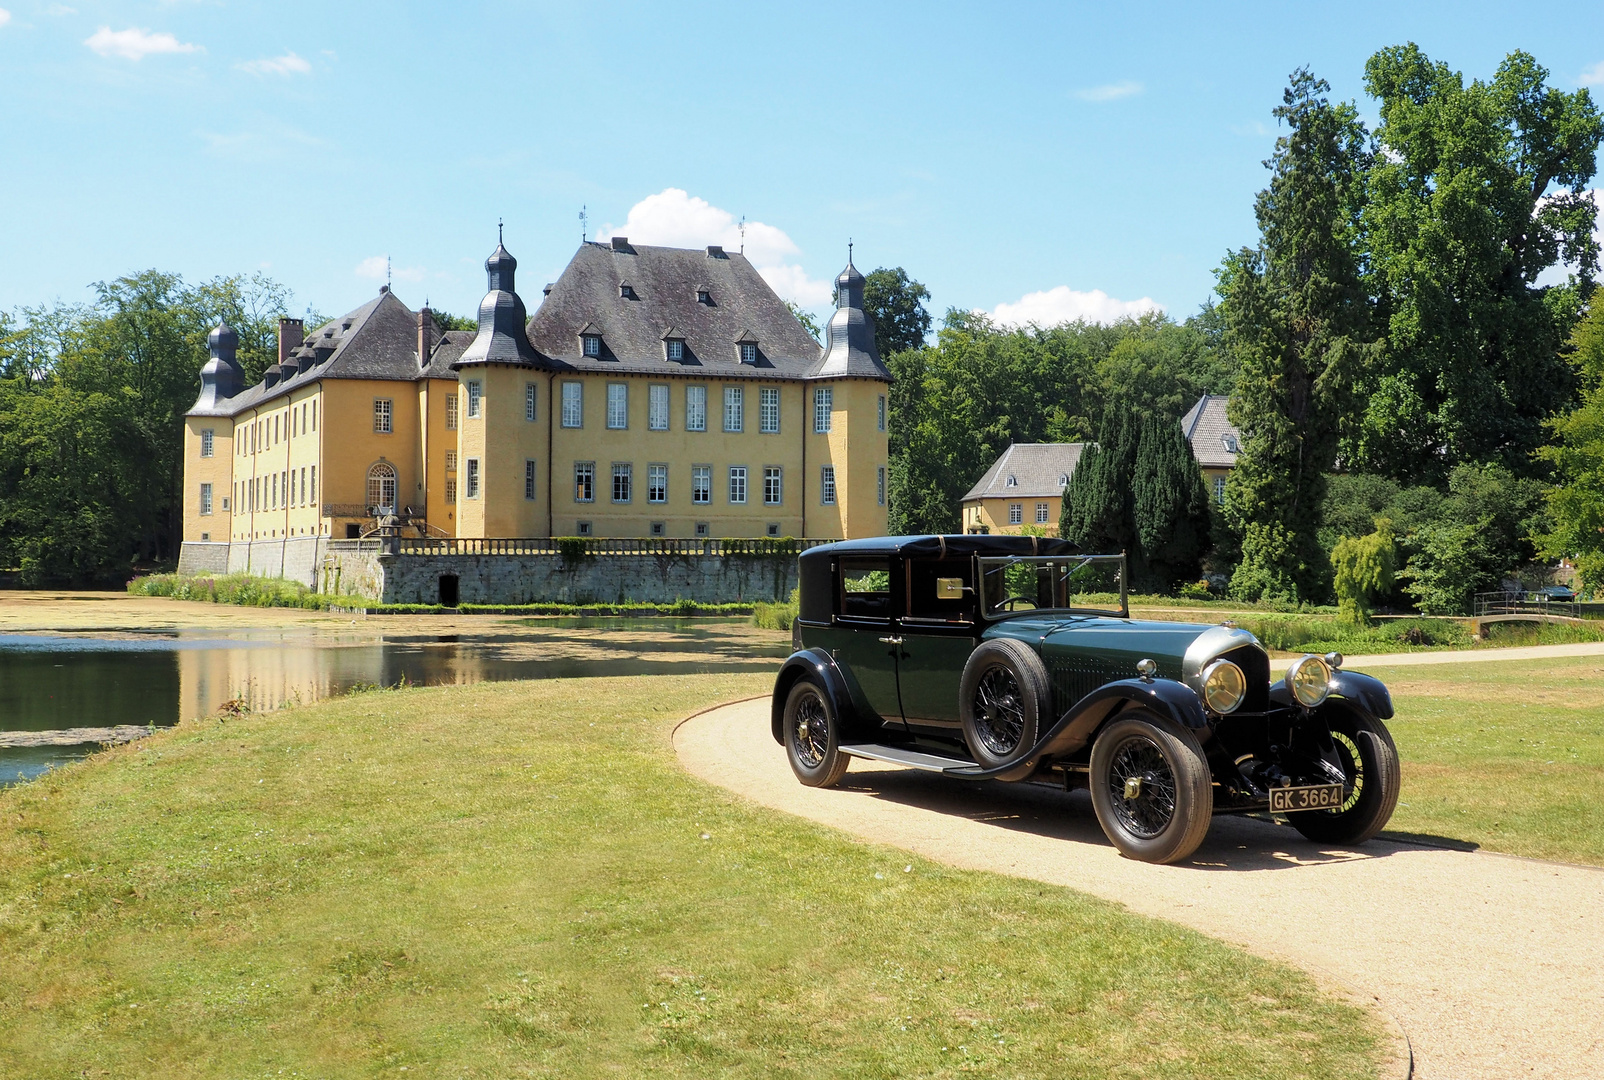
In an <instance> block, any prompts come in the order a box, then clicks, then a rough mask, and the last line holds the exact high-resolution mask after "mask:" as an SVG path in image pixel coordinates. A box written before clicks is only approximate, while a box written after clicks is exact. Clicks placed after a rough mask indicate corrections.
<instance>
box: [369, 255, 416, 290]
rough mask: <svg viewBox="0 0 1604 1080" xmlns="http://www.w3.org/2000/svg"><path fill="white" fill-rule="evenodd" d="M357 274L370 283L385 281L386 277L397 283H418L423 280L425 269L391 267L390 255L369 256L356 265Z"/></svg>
mask: <svg viewBox="0 0 1604 1080" xmlns="http://www.w3.org/2000/svg"><path fill="white" fill-rule="evenodd" d="M355 273H356V276H357V277H359V278H367V279H369V280H370V281H383V280H384V279H385V276H386V275H388V276H389V277H390V278H391V279H392V280H395V281H406V282H411V283H416V282H419V281H422V280H423V267H421V266H391V265H390V258H389V256H388V255H369V256H368V257H367V258H365V259H363V260H362V261H361V262H359V263H357V264H356V270H355Z"/></svg>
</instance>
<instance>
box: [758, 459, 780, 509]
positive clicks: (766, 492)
mask: <svg viewBox="0 0 1604 1080" xmlns="http://www.w3.org/2000/svg"><path fill="white" fill-rule="evenodd" d="M783 501H785V474H784V472H783V471H782V470H781V469H780V467H779V466H778V465H765V466H763V505H765V506H779V505H780V503H782V502H783Z"/></svg>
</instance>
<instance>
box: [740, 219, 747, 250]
mask: <svg viewBox="0 0 1604 1080" xmlns="http://www.w3.org/2000/svg"><path fill="white" fill-rule="evenodd" d="M740 229H741V254H742V255H745V254H746V215H745V214H742V215H741V225H740Z"/></svg>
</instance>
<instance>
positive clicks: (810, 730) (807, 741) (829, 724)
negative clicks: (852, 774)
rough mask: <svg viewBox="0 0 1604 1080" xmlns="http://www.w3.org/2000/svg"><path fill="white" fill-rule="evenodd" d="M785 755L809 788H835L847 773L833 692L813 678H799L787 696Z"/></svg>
mask: <svg viewBox="0 0 1604 1080" xmlns="http://www.w3.org/2000/svg"><path fill="white" fill-rule="evenodd" d="M781 723H782V724H783V725H784V727H785V756H786V757H787V758H789V759H790V761H791V771H792V772H794V773H796V778H797V779H798V780H800V781H802V783H804V784H806V785H807V786H808V787H834V786H835V785H836V784H838V783H840V782H841V778H842V777H843V776H845V775H846V772H847V764H848V759H847V755H845V754H843V753H842V752H841V744H840V743H841V740H840V735H841V725H840V724H839V723H838V722H837V719H836V715H835V708H834V707H833V706H832V705H831V704H830V695H828V694H826V693H825V692H824V688H823V687H821V686H820V685H819V684H818V683H816V682H814V681H813V680H812V679H798V680H797V683H796V685H795V686H793V687H791V693H790V694H789V695H787V696H786V699H785V712H784V714H783V715H782V717H781Z"/></svg>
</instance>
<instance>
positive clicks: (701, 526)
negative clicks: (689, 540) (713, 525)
mask: <svg viewBox="0 0 1604 1080" xmlns="http://www.w3.org/2000/svg"><path fill="white" fill-rule="evenodd" d="M696 535H697V536H706V535H708V528H707V522H705V521H698V522H697V523H696Z"/></svg>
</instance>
